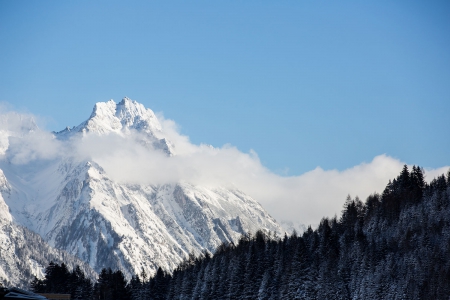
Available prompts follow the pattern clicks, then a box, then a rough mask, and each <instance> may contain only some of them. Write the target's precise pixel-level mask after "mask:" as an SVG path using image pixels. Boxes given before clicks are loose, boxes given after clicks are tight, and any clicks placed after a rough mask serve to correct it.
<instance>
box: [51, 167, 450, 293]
mask: <svg viewBox="0 0 450 300" xmlns="http://www.w3.org/2000/svg"><path fill="white" fill-rule="evenodd" d="M117 272H119V274H117ZM117 272H115V273H114V272H112V271H111V270H109V271H106V270H104V271H102V273H101V274H100V277H99V280H98V281H97V283H96V284H95V285H92V292H91V296H92V297H93V298H94V299H448V298H449V295H450V172H449V173H448V174H447V177H445V176H444V175H442V176H439V177H438V178H436V179H434V180H433V181H432V182H431V183H430V184H427V183H426V182H425V180H424V174H423V171H422V169H420V168H418V167H413V168H412V170H411V171H409V170H408V168H407V167H406V166H404V168H403V170H402V172H401V173H400V175H399V176H398V177H397V178H396V179H394V180H393V181H392V182H389V184H388V185H387V187H386V189H385V190H384V192H383V193H382V194H381V195H380V194H374V195H371V196H370V197H368V199H367V200H366V201H365V202H362V201H360V200H359V199H358V198H355V199H352V198H350V197H348V199H347V201H346V203H345V205H344V209H343V211H342V214H341V216H340V217H339V218H336V217H334V218H331V219H328V218H324V219H322V221H321V222H320V225H319V226H318V228H317V229H316V230H312V229H311V228H310V227H309V228H308V230H306V231H305V232H304V233H303V234H302V235H301V236H297V234H295V233H294V234H293V235H292V236H284V237H283V238H275V237H273V236H270V235H267V234H265V233H263V232H261V231H260V232H257V233H256V234H255V235H246V236H243V237H242V238H241V239H240V240H239V243H238V244H237V245H233V244H229V245H222V246H220V247H219V248H218V249H217V251H216V252H215V253H214V256H212V257H211V256H210V255H208V254H207V253H205V254H204V255H203V256H201V257H194V256H190V257H189V259H187V260H186V261H185V262H183V263H182V264H181V265H180V266H178V268H177V269H176V270H174V271H173V273H172V274H166V273H164V272H163V271H162V270H161V269H159V270H158V271H157V273H156V274H155V276H154V277H152V278H150V279H147V278H146V275H145V273H142V274H141V276H138V275H135V276H133V277H132V279H131V281H130V282H128V283H126V282H125V280H124V279H123V275H120V274H121V273H120V271H117ZM114 274H116V275H114ZM46 278H47V277H46ZM105 278H106V279H105ZM46 284H48V283H46ZM46 284H44V285H46ZM119 286H120V287H119ZM114 289H116V290H114ZM119 295H121V296H120V297H119V298H118V296H119ZM74 299H81V298H75V297H74ZM83 299H88V298H83Z"/></svg>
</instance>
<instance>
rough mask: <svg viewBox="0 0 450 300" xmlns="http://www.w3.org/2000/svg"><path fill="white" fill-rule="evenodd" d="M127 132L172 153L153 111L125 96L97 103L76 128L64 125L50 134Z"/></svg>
mask: <svg viewBox="0 0 450 300" xmlns="http://www.w3.org/2000/svg"><path fill="white" fill-rule="evenodd" d="M130 132H137V133H140V134H141V136H140V137H138V140H139V141H140V142H141V143H142V144H143V145H148V146H149V147H152V148H154V149H159V150H162V151H163V152H165V153H166V154H167V155H169V156H172V155H174V154H175V151H174V146H173V144H172V143H171V142H170V141H169V140H168V139H167V137H165V135H164V132H163V131H162V127H161V124H160V123H159V121H158V118H157V117H156V115H155V113H154V112H153V111H152V110H151V109H149V108H146V107H145V106H144V105H142V104H141V103H139V102H137V101H135V100H131V99H130V98H128V97H125V98H123V99H122V101H120V102H119V103H116V102H115V101H114V100H112V99H111V100H109V101H106V102H97V103H96V104H95V105H94V109H93V110H92V113H91V116H90V117H89V119H87V120H86V121H84V122H83V123H81V124H80V125H78V126H76V127H73V128H69V127H66V128H65V129H64V130H62V131H59V132H54V134H55V136H56V137H57V138H59V139H67V138H69V137H72V136H74V135H77V134H80V133H81V134H82V135H83V136H84V135H86V134H88V133H95V134H99V135H103V134H110V133H116V134H120V135H128V134H130Z"/></svg>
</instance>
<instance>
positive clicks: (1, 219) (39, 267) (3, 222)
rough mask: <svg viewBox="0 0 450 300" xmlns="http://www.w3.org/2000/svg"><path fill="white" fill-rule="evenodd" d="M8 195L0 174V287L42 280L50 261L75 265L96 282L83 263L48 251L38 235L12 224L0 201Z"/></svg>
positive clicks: (49, 249)
mask: <svg viewBox="0 0 450 300" xmlns="http://www.w3.org/2000/svg"><path fill="white" fill-rule="evenodd" d="M10 193H11V186H9V184H8V182H7V181H6V178H5V177H4V175H3V172H1V170H0V283H2V284H3V285H4V286H18V287H25V288H27V287H28V285H29V284H30V282H31V280H32V279H33V278H34V276H36V277H38V278H42V277H43V276H44V274H43V270H44V267H46V266H47V265H48V264H49V262H51V261H53V262H56V263H61V262H64V263H65V264H66V265H67V266H68V267H69V269H73V268H74V267H75V266H76V265H79V266H80V268H81V270H83V272H84V273H85V274H86V275H87V276H88V277H90V278H92V279H94V278H96V276H97V274H96V273H95V272H94V271H93V270H92V269H91V268H90V267H89V265H88V264H86V263H85V262H83V261H81V260H79V259H77V258H75V257H73V256H72V255H70V254H68V253H67V252H65V251H61V250H57V249H54V248H52V247H50V246H49V245H48V244H47V243H46V242H45V241H44V240H43V239H42V238H41V237H40V236H39V235H38V234H36V233H34V232H31V231H30V230H28V229H27V228H25V227H22V226H18V225H16V224H14V223H13V218H12V216H11V214H10V213H9V210H8V207H7V205H6V203H5V202H4V200H3V196H9V194H10Z"/></svg>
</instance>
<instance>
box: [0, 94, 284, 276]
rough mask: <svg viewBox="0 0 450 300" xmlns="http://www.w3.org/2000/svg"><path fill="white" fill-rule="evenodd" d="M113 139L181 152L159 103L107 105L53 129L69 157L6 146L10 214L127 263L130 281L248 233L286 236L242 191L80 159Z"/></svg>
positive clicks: (76, 246) (103, 257)
mask: <svg viewBox="0 0 450 300" xmlns="http://www.w3.org/2000/svg"><path fill="white" fill-rule="evenodd" d="M27 134H28V135H30V134H33V130H29V131H28V133H27ZM105 135H115V136H117V137H118V139H119V140H120V141H123V142H126V141H130V139H131V140H133V141H135V142H138V143H139V145H143V146H144V149H148V151H157V152H160V153H162V154H163V155H165V156H166V157H168V158H169V159H172V157H176V155H177V154H176V145H173V144H172V143H171V142H170V141H169V139H168V138H167V137H166V136H165V133H164V132H163V130H162V128H161V125H160V123H159V122H158V119H157V118H156V117H155V115H154V113H153V112H152V111H151V110H150V109H146V108H144V106H142V105H141V104H139V103H137V102H135V101H132V100H130V99H127V98H125V99H123V100H122V101H121V102H120V103H118V104H116V103H115V102H114V101H112V100H111V101H108V102H105V103H97V104H96V105H95V108H94V111H93V113H92V115H91V117H90V118H89V119H88V120H87V121H85V122H83V123H82V124H80V125H79V126H76V127H73V128H71V129H69V128H66V129H65V130H63V131H61V132H58V133H54V134H53V139H54V140H56V141H60V142H61V143H63V144H64V145H66V146H65V147H61V149H62V150H59V151H60V152H63V153H59V154H58V155H55V156H53V157H51V158H45V159H36V160H33V161H30V162H24V163H20V164H19V163H14V159H11V155H9V156H8V149H7V150H6V151H5V155H4V157H3V159H2V160H1V161H0V169H3V171H4V174H5V176H4V177H3V178H4V180H3V181H0V188H1V189H3V190H2V191H3V195H4V202H2V203H3V204H2V205H3V206H4V207H2V208H1V211H2V215H3V218H6V219H7V221H8V222H10V223H11V224H12V222H15V223H16V224H20V225H22V226H24V227H27V228H28V229H30V230H32V231H34V232H37V233H38V234H39V235H40V236H41V237H42V238H43V239H44V240H45V241H47V242H48V243H49V244H50V245H51V246H53V247H55V248H57V249H62V250H65V251H67V252H68V253H70V254H72V255H74V256H76V257H78V258H79V259H81V260H83V261H85V262H86V263H88V264H89V265H90V266H91V267H92V268H93V269H94V270H96V271H99V270H101V268H103V267H111V268H120V269H121V270H123V271H124V273H125V274H126V275H127V276H128V277H129V276H131V275H132V274H134V273H138V272H140V270H141V269H142V268H144V269H145V270H146V271H147V272H148V273H152V272H154V271H155V270H156V268H157V267H159V266H161V267H162V268H164V269H166V270H168V271H169V270H171V269H173V268H174V267H176V265H177V264H178V263H180V262H181V261H182V260H183V259H184V258H185V257H186V256H187V255H188V254H189V253H191V252H193V253H196V254H198V253H199V252H200V251H205V250H207V251H210V252H213V251H214V250H215V248H216V247H217V246H219V245H220V244H221V243H223V242H235V241H237V239H238V238H239V237H240V235H241V234H244V233H247V232H255V231H256V230H258V229H262V230H267V231H273V232H277V233H278V234H280V233H281V227H280V226H279V225H278V224H277V223H276V221H275V220H274V219H273V218H272V217H271V216H270V215H269V214H268V213H267V212H266V211H265V210H264V209H263V208H262V207H261V205H260V204H259V203H258V202H257V201H255V200H254V199H252V198H251V197H249V196H247V195H245V194H243V193H242V192H240V191H239V190H236V189H232V188H227V187H217V186H215V187H209V186H201V185H198V184H193V183H190V182H187V181H178V182H167V183H163V184H162V183H158V184H156V183H155V184H151V183H150V184H148V183H145V184H143V183H130V182H126V181H118V180H115V179H113V178H112V177H111V176H109V174H108V173H107V172H106V171H105V170H104V169H103V168H102V166H101V165H100V164H99V163H98V162H96V161H95V160H94V159H91V158H89V156H87V157H78V156H76V155H73V153H72V149H73V148H74V147H76V145H77V143H81V142H82V141H83V139H86V138H91V139H95V138H100V137H102V136H105ZM15 138H20V137H15ZM67 145H70V147H69V146H67ZM118 163H119V164H120V162H118ZM0 204H1V203H0ZM7 210H8V211H11V214H7V213H5V212H6V211H7ZM8 213H9V212H8ZM6 219H5V220H6ZM5 222H6V221H5Z"/></svg>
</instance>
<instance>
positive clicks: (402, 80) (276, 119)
mask: <svg viewBox="0 0 450 300" xmlns="http://www.w3.org/2000/svg"><path fill="white" fill-rule="evenodd" d="M369 2H370V3H369ZM124 96H128V97H130V98H131V99H134V100H137V101H139V102H141V103H143V104H144V105H145V106H146V107H148V108H151V109H152V110H153V111H155V112H163V113H164V115H165V117H166V118H169V119H173V120H175V121H176V122H177V123H178V124H179V125H180V127H181V132H182V133H183V134H185V135H188V136H189V137H190V139H191V141H192V142H194V143H196V144H199V143H208V144H212V145H214V146H222V145H223V144H226V143H229V144H231V145H234V146H236V147H238V148H239V149H240V150H241V151H244V152H248V151H249V150H250V149H254V150H255V151H256V153H258V155H259V157H260V159H261V161H262V163H263V165H265V166H266V167H268V168H269V169H270V170H272V171H274V172H276V173H279V174H285V175H298V174H302V173H304V172H306V171H309V170H312V169H314V168H315V167H316V166H321V167H322V168H324V169H338V170H344V169H346V168H350V167H352V166H355V165H357V164H360V163H361V162H369V161H371V160H372V159H373V158H374V157H375V156H377V155H380V154H387V155H389V156H391V157H394V158H397V159H399V160H401V161H403V162H406V163H408V164H417V165H421V166H424V167H430V168H437V167H440V166H444V165H449V163H450V156H449V150H450V135H449V133H450V131H449V128H450V118H449V112H450V2H449V1H164V2H163V1H5V0H0V101H3V102H7V103H9V104H10V105H11V106H12V107H13V109H15V110H19V111H22V112H30V113H33V114H35V115H38V116H41V117H42V118H44V119H46V121H47V122H46V124H45V126H46V128H47V129H49V130H61V129H63V128H64V127H66V126H73V125H78V124H79V123H81V122H82V121H84V120H85V119H87V118H88V117H89V115H90V113H91V110H92V108H93V105H94V103H95V102H99V101H107V100H108V99H111V98H112V99H114V100H116V102H118V101H120V99H121V98H122V97H124Z"/></svg>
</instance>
